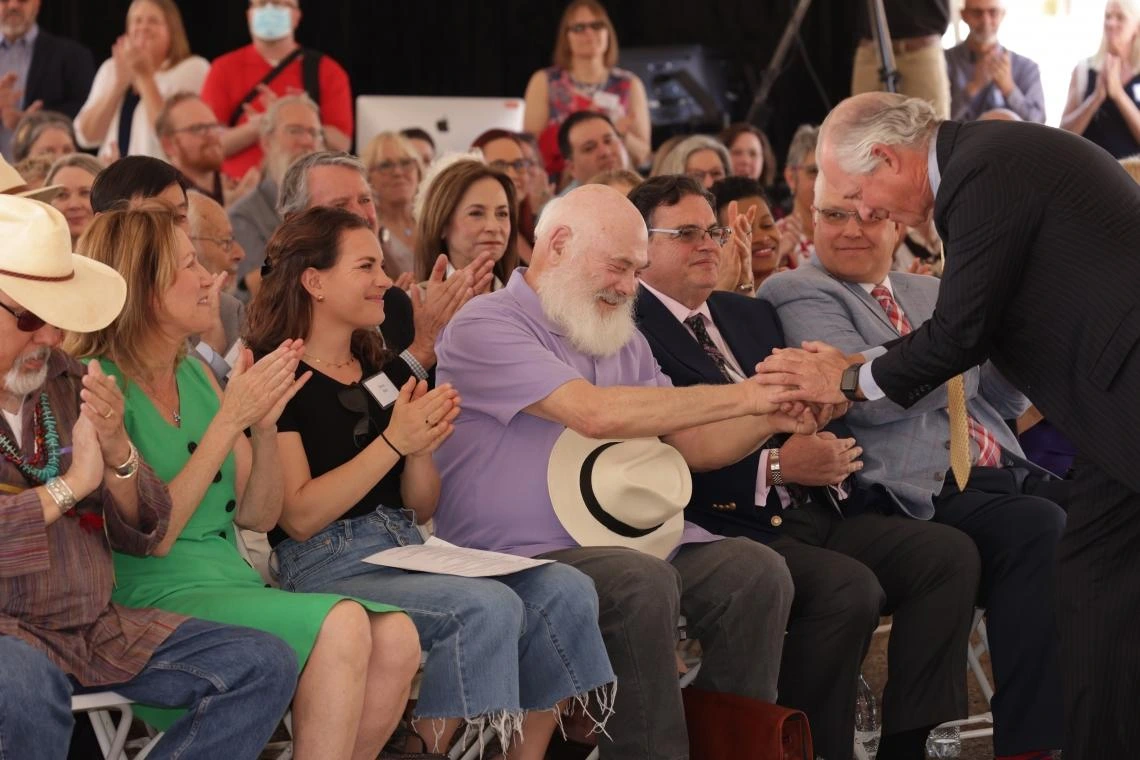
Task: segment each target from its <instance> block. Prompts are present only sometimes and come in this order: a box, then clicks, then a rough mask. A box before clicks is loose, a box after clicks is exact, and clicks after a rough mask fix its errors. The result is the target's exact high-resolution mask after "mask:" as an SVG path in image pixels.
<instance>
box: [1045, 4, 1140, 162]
mask: <svg viewBox="0 0 1140 760" xmlns="http://www.w3.org/2000/svg"><path fill="white" fill-rule="evenodd" d="M1138 93H1140V2H1138V0H1109V1H1108V2H1107V3H1106V4H1105V6H1104V34H1103V36H1102V37H1101V41H1100V49H1099V50H1098V51H1097V53H1096V55H1094V56H1093V57H1092V58H1090V59H1088V60H1085V61H1081V62H1080V63H1078V64H1077V67H1076V68H1075V69H1073V76H1072V79H1071V80H1070V82H1069V98H1068V100H1067V101H1066V102H1065V113H1064V115H1062V116H1061V128H1062V129H1067V130H1069V131H1070V132H1075V133H1076V134H1078V135H1083V136H1084V137H1085V138H1086V139H1088V140H1091V141H1092V142H1094V143H1096V144H1097V145H1099V146H1100V147H1102V148H1104V149H1105V150H1107V151H1108V152H1109V153H1111V154H1112V155H1113V156H1114V157H1116V158H1124V157H1125V156H1131V155H1132V154H1134V153H1137V152H1140V97H1137V94H1138Z"/></svg>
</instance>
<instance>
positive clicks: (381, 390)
mask: <svg viewBox="0 0 1140 760" xmlns="http://www.w3.org/2000/svg"><path fill="white" fill-rule="evenodd" d="M361 384H362V385H363V386H364V388H365V390H367V391H368V392H369V393H371V394H372V398H374V399H376V403H378V404H379V405H380V408H382V409H387V408H388V407H390V406H391V405H392V404H394V403H396V399H398V398H399V397H400V389H399V388H397V387H396V385H395V383H393V382H392V381H391V380H389V379H388V376H387V375H385V374H384V373H383V372H377V373H376V374H375V375H373V376H372V377H370V378H368V379H367V380H365V381H364V382H363V383H361Z"/></svg>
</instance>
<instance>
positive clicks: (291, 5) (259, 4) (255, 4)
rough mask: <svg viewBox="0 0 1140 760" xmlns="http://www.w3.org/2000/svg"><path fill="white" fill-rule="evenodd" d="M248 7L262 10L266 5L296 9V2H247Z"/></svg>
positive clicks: (254, 0)
mask: <svg viewBox="0 0 1140 760" xmlns="http://www.w3.org/2000/svg"><path fill="white" fill-rule="evenodd" d="M249 4H250V7H253V8H264V7H265V6H267V5H276V6H277V7H279V8H297V7H298V5H297V3H296V0H249Z"/></svg>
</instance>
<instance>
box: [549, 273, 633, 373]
mask: <svg viewBox="0 0 1140 760" xmlns="http://www.w3.org/2000/svg"><path fill="white" fill-rule="evenodd" d="M581 269H582V267H578V266H574V265H573V264H571V265H569V266H567V264H565V263H564V264H563V265H562V266H559V267H555V268H554V269H552V270H550V271H549V272H547V273H546V274H545V275H543V276H542V279H541V280H540V281H539V283H540V285H541V288H540V289H539V291H538V300H539V302H540V303H541V304H542V310H543V312H545V313H546V316H547V318H549V319H550V321H552V322H554V324H556V325H558V326H559V327H561V328H562V329H563V330H565V331H566V337H567V338H569V339H570V344H571V345H573V346H574V348H576V349H578V350H579V351H581V352H582V353H584V354H587V355H589V356H600V357H604V356H612V355H613V354H616V353H617V352H618V351H620V350H621V349H622V347H623V346H625V344H626V343H629V341H630V339H631V338H633V333H634V331H635V330H636V329H637V325H636V324H635V323H634V319H633V303H634V299H633V297H632V296H630V297H625V296H621V295H618V294H617V293H614V292H613V291H609V290H602V291H599V290H595V289H593V287H592V286H591V285H590V282H589V280H587V279H586V277H585V274H584V273H583V272H582V271H581ZM599 299H601V300H604V301H606V302H607V303H610V304H613V305H615V306H619V308H618V309H615V310H614V311H613V312H612V313H610V314H603V313H602V312H601V311H599V309H598V304H597V301H598V300H599Z"/></svg>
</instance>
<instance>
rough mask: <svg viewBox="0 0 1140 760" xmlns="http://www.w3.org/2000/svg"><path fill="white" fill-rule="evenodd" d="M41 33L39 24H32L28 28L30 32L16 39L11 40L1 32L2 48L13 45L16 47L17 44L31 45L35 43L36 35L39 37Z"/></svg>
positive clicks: (0, 44) (0, 42)
mask: <svg viewBox="0 0 1140 760" xmlns="http://www.w3.org/2000/svg"><path fill="white" fill-rule="evenodd" d="M39 34H40V26H39V24H32V28H31V29H29V30H28V33H27V34H25V35H24V36H23V37H21V38H20V39H18V40H15V41H11V40H9V39H8V38H7V37H5V36H4V35H3V34H0V48H11V47H15V46H17V45H20V46H22V47H31V46H32V45H33V44H35V42H36V37H38V36H39Z"/></svg>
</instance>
